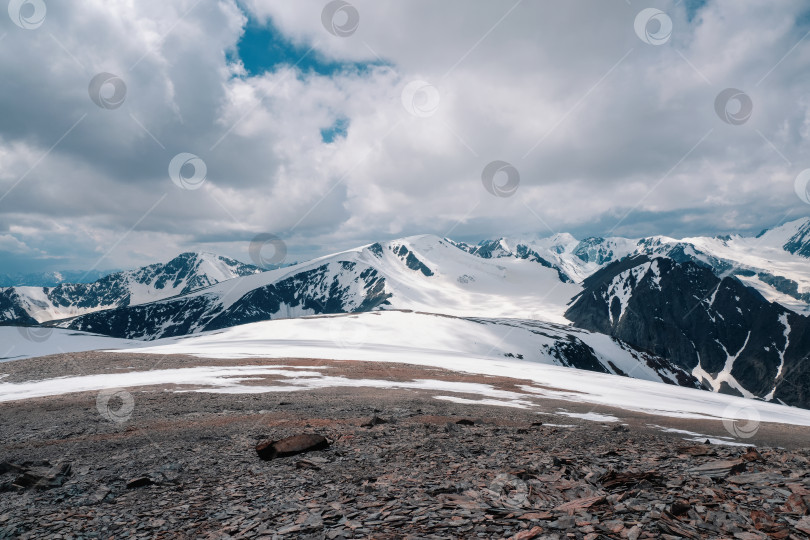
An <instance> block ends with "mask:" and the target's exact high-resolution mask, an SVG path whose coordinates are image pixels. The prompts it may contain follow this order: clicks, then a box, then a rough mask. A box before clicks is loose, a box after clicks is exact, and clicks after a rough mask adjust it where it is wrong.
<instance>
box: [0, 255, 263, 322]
mask: <svg viewBox="0 0 810 540" xmlns="http://www.w3.org/2000/svg"><path fill="white" fill-rule="evenodd" d="M259 272H261V269H260V268H258V267H256V266H251V265H248V264H243V263H241V262H239V261H236V260H233V259H228V258H226V257H220V256H218V255H213V254H211V253H183V254H181V255H179V256H177V257H175V258H174V259H172V260H171V261H169V262H167V263H165V264H163V263H159V264H152V265H149V266H145V267H143V268H139V269H137V270H131V271H125V272H116V273H113V274H110V275H108V276H105V277H102V278H101V279H98V280H97V281H94V282H93V283H63V284H60V285H57V286H55V287H7V288H2V289H0V324H15V323H16V324H36V323H40V322H46V321H51V320H56V319H65V318H68V317H75V316H77V315H83V314H86V313H93V312H96V311H101V310H108V309H113V308H117V307H125V306H134V305H139V304H144V303H147V302H153V301H155V300H161V299H164V298H169V297H171V296H176V295H182V294H187V293H189V292H191V291H193V290H196V289H200V288H202V287H207V286H209V285H213V284H215V283H219V282H221V281H225V280H229V279H233V278H235V277H240V276H246V275H251V274H256V273H259Z"/></svg>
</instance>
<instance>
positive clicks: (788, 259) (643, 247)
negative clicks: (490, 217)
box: [457, 218, 810, 314]
mask: <svg viewBox="0 0 810 540" xmlns="http://www.w3.org/2000/svg"><path fill="white" fill-rule="evenodd" d="M457 245H458V247H459V248H461V249H463V250H465V251H467V252H468V253H471V254H473V255H477V256H479V257H484V258H507V257H513V258H526V255H525V254H526V253H531V254H533V256H536V258H537V259H538V260H539V261H542V262H541V264H545V265H548V266H549V267H551V268H554V269H556V270H557V271H558V272H559V274H560V279H561V281H564V282H567V281H572V282H575V283H581V282H582V281H584V280H585V279H586V278H587V277H589V276H591V275H593V274H594V273H595V272H597V271H599V270H600V269H601V268H604V267H605V266H606V265H608V264H610V263H612V262H615V261H619V260H622V259H624V258H626V257H634V256H638V255H646V256H649V257H666V258H669V259H672V260H673V261H675V262H679V263H683V262H687V261H691V262H694V263H696V264H698V265H701V266H705V267H708V268H710V269H711V270H712V272H713V273H714V274H715V275H718V276H725V275H735V276H737V277H738V278H739V279H740V280H741V281H742V282H744V283H745V284H746V285H748V286H751V287H753V288H755V289H757V290H758V291H759V292H760V293H762V295H763V296H765V297H766V298H767V299H768V300H770V301H773V302H779V303H780V304H782V305H783V306H785V307H787V308H788V309H790V310H792V311H795V312H797V313H802V314H810V264H808V260H807V258H808V257H810V219H809V218H803V219H799V220H796V221H793V222H790V223H786V224H784V225H781V226H779V227H776V228H774V229H770V230H767V231H763V232H762V233H760V234H759V235H758V236H757V237H745V236H740V235H725V236H714V237H703V236H700V237H691V238H683V239H680V240H678V239H675V238H669V237H666V236H651V237H646V238H639V239H627V238H618V237H609V238H594V237H592V238H586V239H584V240H582V241H578V240H576V239H575V238H573V237H572V236H571V235H567V234H557V235H554V236H552V237H549V238H541V239H532V238H530V239H507V238H500V239H498V240H485V241H482V242H480V243H479V244H477V245H469V244H463V243H459V244H457Z"/></svg>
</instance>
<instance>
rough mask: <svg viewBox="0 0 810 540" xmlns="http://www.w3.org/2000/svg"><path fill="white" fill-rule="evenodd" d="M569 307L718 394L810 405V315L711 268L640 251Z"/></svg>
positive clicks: (595, 278) (587, 286)
mask: <svg viewBox="0 0 810 540" xmlns="http://www.w3.org/2000/svg"><path fill="white" fill-rule="evenodd" d="M583 285H584V290H583V291H582V293H581V294H580V295H579V296H578V297H577V298H576V299H575V301H574V302H573V304H572V306H571V307H570V308H569V310H568V311H567V312H566V317H568V318H569V319H570V320H571V321H573V322H574V324H575V325H576V326H578V327H581V328H585V329H588V330H591V331H594V332H601V333H604V334H608V335H610V336H613V337H616V338H618V339H621V340H623V341H625V342H627V343H629V344H631V345H632V346H634V347H637V348H640V349H642V350H646V351H649V352H651V353H652V354H655V355H658V356H661V357H662V358H665V359H667V360H669V361H671V362H673V363H675V364H676V365H678V366H680V367H682V368H684V369H686V370H688V371H689V372H690V373H692V374H693V375H694V376H695V377H697V378H699V379H701V380H703V381H704V383H706V384H707V385H708V386H710V387H711V388H712V389H713V390H715V391H720V392H725V393H734V394H737V395H743V396H745V397H759V398H763V399H768V400H770V399H779V400H782V401H784V402H785V403H789V404H793V405H798V406H802V407H808V406H810V392H809V390H810V379H809V378H808V376H807V374H808V369H807V367H808V361H809V360H808V351H810V348H809V347H810V342H808V335H809V334H810V319H808V318H807V317H804V316H801V315H798V314H796V313H793V312H791V311H790V310H788V309H786V308H784V307H783V306H781V305H779V304H777V303H773V302H769V301H768V300H767V299H765V298H764V297H763V296H762V295H761V294H760V293H759V292H757V291H756V290H755V289H753V288H751V287H748V286H746V285H744V284H743V283H742V282H741V281H740V280H738V279H737V278H735V277H724V278H719V277H717V276H716V275H715V274H714V273H713V272H712V270H711V269H710V268H708V267H706V266H702V265H699V264H697V263H694V262H692V261H687V262H683V263H678V262H675V261H673V260H671V259H667V258H663V257H657V258H654V259H651V258H649V257H647V256H644V255H638V256H635V257H631V258H628V259H625V260H622V261H618V262H615V263H612V264H610V265H608V266H607V267H606V268H604V269H602V270H600V271H599V272H597V273H595V274H594V275H592V276H591V277H589V278H588V279H586V280H585V282H584V283H583Z"/></svg>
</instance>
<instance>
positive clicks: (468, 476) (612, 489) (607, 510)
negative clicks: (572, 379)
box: [0, 352, 810, 540]
mask: <svg viewBox="0 0 810 540" xmlns="http://www.w3.org/2000/svg"><path fill="white" fill-rule="evenodd" d="M190 362H194V364H193V365H212V366H226V365H237V364H239V362H240V361H237V360H220V359H196V358H195V359H190V358H189V357H182V356H165V357H156V356H150V355H138V354H128V355H116V354H112V353H100V352H94V353H79V354H70V355H57V356H51V357H46V358H35V359H30V360H21V361H17V362H10V363H6V364H0V373H3V374H4V377H3V379H2V380H3V382H22V381H29V380H37V379H45V378H49V377H53V376H57V375H59V374H64V373H72V374H76V375H78V374H82V375H87V374H98V373H120V372H122V371H127V370H135V369H137V370H144V369H145V370H148V369H154V368H160V369H164V368H168V367H181V366H184V365H191V364H190ZM241 363H242V364H245V363H250V364H262V365H286V366H292V367H296V366H299V367H303V366H313V365H319V366H321V367H322V368H324V369H329V373H330V375H336V374H339V375H340V376H343V377H347V378H350V379H357V380H361V379H362V380H368V379H378V380H383V379H384V380H389V381H413V380H418V379H430V380H437V381H462V382H470V383H486V384H488V385H492V386H493V387H495V388H498V389H501V390H508V391H517V389H518V388H519V387H520V385H521V384H523V383H524V382H525V381H517V380H512V379H506V378H496V377H483V376H476V375H466V374H459V373H453V372H449V371H443V370H438V369H435V368H424V367H415V366H409V365H392V364H377V363H373V362H334V361H331V362H330V361H316V360H295V359H286V360H262V359H250V360H249V361H246V360H242V361H241ZM258 379H261V380H258ZM268 382H273V383H281V382H283V381H281V378H277V379H273V378H272V377H258V378H257V380H256V381H251V383H255V384H256V385H260V384H262V385H264V384H268ZM274 388H276V389H275V390H274V391H272V392H262V393H244V392H242V391H240V392H239V393H211V392H210V391H207V390H206V389H204V388H189V387H188V386H178V385H154V386H141V387H137V388H128V389H126V392H125V393H124V394H121V395H123V396H124V399H123V400H122V403H120V404H117V403H115V402H114V400H116V399H121V395H117V394H114V393H113V394H109V395H106V396H107V397H106V398H105V399H108V400H107V401H105V400H103V399H100V395H101V394H100V393H99V392H98V391H93V392H77V393H70V394H64V395H57V396H49V397H39V398H31V399H25V400H19V401H7V402H5V403H3V404H2V405H0V418H2V421H0V538H58V539H67V538H246V539H247V538H250V539H254V538H263V539H271V538H313V539H314V538H329V539H335V538H512V539H516V540H517V539H521V540H526V539H532V538H537V539H541V538H560V539H561V538H574V539H587V540H596V539H606V538H615V539H619V538H627V539H638V538H673V539H674V538H738V539H742V540H749V539H750V540H754V539H768V538H774V539H781V538H793V539H798V538H802V539H803V538H810V517H808V513H809V511H808V508H809V507H810V448H806V447H805V446H807V441H808V440H810V438H808V435H810V428H805V427H796V426H788V425H782V424H762V425H761V426H759V429H758V430H757V432H756V434H755V435H754V436H752V437H750V438H746V439H739V438H738V439H734V438H732V437H729V433H728V432H727V431H726V429H725V428H724V426H723V424H722V423H721V422H720V421H717V420H688V419H679V418H665V417H656V416H650V415H646V414H643V413H639V412H628V411H623V410H617V409H608V408H605V407H598V408H595V407H594V406H592V405H587V404H582V403H575V402H570V401H556V400H550V399H542V400H539V401H537V404H538V405H537V406H535V407H526V408H516V407H505V406H496V405H492V404H488V403H492V400H489V401H488V400H485V399H484V400H482V398H481V396H476V395H465V394H462V393H458V394H455V395H454V396H452V397H453V400H449V399H445V398H446V394H447V392H446V391H442V392H441V394H442V395H441V396H438V397H440V398H442V399H437V395H438V392H437V391H433V390H430V389H402V388H374V387H351V386H342V387H331V388H319V389H306V390H301V389H298V390H296V389H293V388H290V389H289V390H286V389H279V388H278V386H275V387H274ZM195 390H204V391H195ZM126 396H129V397H131V401H129V402H128V401H127V399H128V398H127V397H126ZM454 400H455V401H454ZM501 405H502V404H501ZM571 415H574V416H571ZM664 429H667V430H669V431H664ZM674 430H683V431H691V432H693V433H692V435H695V433H700V434H702V435H701V436H699V437H692V436H689V435H688V434H685V433H679V432H676V431H674ZM300 434H315V435H320V436H322V437H324V438H325V439H326V444H319V445H316V447H317V448H320V449H316V450H313V451H305V452H302V453H297V454H295V453H293V454H292V455H285V456H284V457H282V454H280V453H277V452H275V451H274V452H271V453H269V454H268V453H267V452H266V449H267V447H266V446H265V445H263V443H266V442H268V441H277V440H279V439H283V438H285V437H289V436H294V435H300ZM704 435H705V437H704ZM706 438H708V439H711V440H712V441H714V442H725V443H729V442H732V443H736V445H729V444H722V445H721V444H711V443H707V442H706V441H705V440H703V439H706ZM687 439H698V440H687ZM257 445H258V448H259V449H260V452H257ZM754 446H756V448H754ZM262 452H264V454H263V457H265V458H266V459H262V458H261V457H260V456H259V454H260V453H262ZM270 457H272V458H273V459H269V458H270Z"/></svg>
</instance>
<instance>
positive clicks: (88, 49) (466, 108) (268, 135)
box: [0, 0, 810, 266]
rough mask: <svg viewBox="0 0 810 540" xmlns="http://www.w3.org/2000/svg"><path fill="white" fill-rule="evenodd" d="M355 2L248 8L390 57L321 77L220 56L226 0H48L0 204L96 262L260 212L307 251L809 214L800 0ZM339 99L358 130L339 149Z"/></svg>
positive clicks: (6, 89)
mask: <svg viewBox="0 0 810 540" xmlns="http://www.w3.org/2000/svg"><path fill="white" fill-rule="evenodd" d="M353 3H354V5H355V6H356V8H357V10H358V13H359V15H360V25H359V27H358V30H357V32H356V33H354V34H353V35H351V36H349V37H346V38H339V37H335V36H333V35H331V34H329V33H328V32H326V31H325V29H324V28H323V26H322V24H321V10H322V8H323V5H324V4H325V2H320V1H319V2H314V1H301V2H263V1H259V0H252V1H250V2H246V3H245V5H247V7H248V10H249V14H250V16H252V17H255V18H259V19H261V20H264V21H266V22H272V23H273V24H274V25H276V26H277V27H278V28H279V29H280V30H281V31H282V32H283V33H284V35H285V36H286V37H287V38H289V39H291V40H293V41H295V42H296V43H299V44H300V45H302V46H303V47H304V50H306V49H307V48H309V47H311V46H314V50H313V52H311V53H310V54H312V55H321V56H322V57H326V58H330V59H332V60H336V61H347V62H355V61H359V62H366V61H377V60H378V55H379V57H381V58H382V59H384V60H385V62H386V64H385V65H382V66H377V67H371V68H369V69H367V70H361V71H357V70H351V69H347V70H345V71H343V72H337V73H335V74H332V75H328V76H327V75H318V74H317V73H315V72H301V71H299V70H297V69H294V68H291V67H280V68H278V69H276V70H275V71H272V72H268V73H264V74H260V75H256V76H248V75H247V74H246V73H245V72H244V70H243V69H242V68H241V66H239V65H238V64H237V65H233V64H230V65H229V64H228V63H227V61H226V58H227V57H228V54H232V53H233V52H234V51H235V47H236V44H237V43H238V41H239V39H240V36H241V35H242V31H243V28H244V25H245V24H246V23H247V20H248V19H247V16H246V15H245V14H244V13H242V12H241V11H240V10H239V8H238V7H237V5H236V4H235V3H234V2H233V1H232V0H220V1H219V2H217V3H199V4H197V3H196V1H195V0H174V1H169V2H167V1H161V2H157V1H154V2H152V1H147V2H137V3H130V2H124V1H123V0H122V1H120V2H115V1H107V2H104V3H102V2H100V0H99V1H93V2H83V3H80V4H64V3H53V2H52V3H49V4H48V14H47V18H46V22H45V24H43V25H42V27H40V28H39V29H36V30H22V29H19V28H17V27H16V26H14V25H12V24H11V23H10V22H6V23H4V25H3V26H2V29H1V30H2V31H6V32H7V37H6V38H5V39H4V48H3V50H2V51H0V69H2V70H3V73H4V78H3V80H2V81H0V113H2V114H3V118H4V124H3V126H2V128H0V196H2V194H3V193H6V191H7V190H8V189H10V188H11V187H12V186H13V185H14V184H15V183H16V182H17V181H18V180H19V179H20V178H21V177H22V176H23V175H27V176H26V177H25V178H24V180H23V181H22V182H20V183H19V185H18V186H17V187H15V188H14V189H13V191H11V193H9V194H8V195H7V196H6V197H5V198H4V199H3V200H0V231H5V230H9V228H10V227H11V226H20V227H24V228H25V230H26V231H27V232H26V234H27V236H22V237H21V238H22V239H23V240H24V241H25V242H28V243H29V245H36V246H38V247H41V248H42V249H45V250H46V251H49V252H54V253H64V252H65V251H71V252H72V255H71V256H72V257H74V258H75V259H76V260H74V262H75V263H76V264H80V262H79V261H84V262H83V263H82V264H85V266H87V265H89V264H92V263H94V262H96V260H97V259H96V258H97V257H99V256H101V255H104V254H106V253H107V252H108V251H110V250H111V249H112V248H113V247H114V246H116V244H117V243H118V242H119V241H120V240H121V238H122V237H125V239H124V241H120V243H119V244H118V247H117V248H116V249H113V250H112V251H111V252H110V253H109V257H108V259H107V260H108V261H109V262H108V264H103V265H102V266H126V265H130V264H138V263H140V262H147V261H150V260H151V259H155V258H166V257H168V256H171V255H172V254H173V252H175V251H180V250H185V249H211V248H212V246H216V247H217V248H218V249H220V250H221V251H224V252H226V254H231V255H234V256H237V257H241V258H243V259H244V258H245V252H246V244H247V242H248V241H249V240H250V238H252V236H253V235H254V234H255V233H257V232H263V231H269V232H274V233H276V234H280V235H282V236H283V237H284V238H285V240H287V242H288V243H289V245H290V251H291V254H292V256H293V257H294V258H295V257H301V256H304V255H311V254H313V252H315V251H318V250H324V251H331V250H332V249H337V248H340V247H349V246H351V245H353V244H355V243H360V242H370V241H373V240H376V239H378V238H381V237H386V236H391V235H400V234H412V233H417V232H432V233H436V234H446V233H448V231H452V232H453V235H459V236H470V235H477V236H489V235H493V236H494V235H500V234H505V233H510V232H514V231H530V230H534V231H537V232H538V233H540V234H545V233H547V232H549V230H548V229H547V227H546V224H548V226H549V227H550V229H551V230H555V231H556V230H562V229H572V228H573V229H579V230H588V231H589V232H593V233H599V232H607V231H608V230H610V229H612V228H613V227H614V226H616V225H617V224H618V223H619V221H620V220H621V219H622V218H623V216H625V215H626V214H627V213H628V211H630V214H629V215H628V216H627V218H626V219H624V220H622V222H621V224H620V226H619V227H618V228H617V229H616V232H620V233H626V234H651V233H665V234H678V233H684V234H686V233H693V232H705V231H713V230H717V231H718V232H719V231H720V230H722V229H739V228H758V227H762V226H764V225H768V224H775V223H776V222H777V221H779V220H780V219H782V217H783V216H784V214H785V213H787V212H788V211H790V210H793V211H794V215H796V216H798V213H799V212H801V211H805V210H806V209H805V208H803V207H802V205H801V203H799V201H798V200H797V199H796V197H795V195H794V194H793V188H792V179H793V176H795V174H796V173H797V172H798V171H799V170H801V169H803V168H806V164H803V163H801V160H802V155H803V146H804V145H805V143H806V140H807V137H808V132H809V131H810V128H808V126H810V120H808V119H810V107H808V105H810V100H808V97H807V90H806V89H807V83H808V81H807V73H810V70H808V69H807V67H808V63H810V40H808V41H807V42H801V43H799V41H800V39H801V38H802V36H803V35H804V33H805V32H806V31H807V28H805V27H804V26H799V25H797V23H796V21H797V20H800V19H802V17H803V10H805V9H806V8H805V7H804V5H803V3H802V2H800V1H799V0H791V1H786V2H781V3H779V5H778V6H775V5H768V6H765V5H763V6H758V5H743V4H739V3H738V2H733V1H732V0H714V1H710V2H709V3H708V4H707V5H706V6H704V7H703V8H701V9H700V11H699V12H698V14H697V16H696V17H695V18H694V19H693V20H692V21H688V20H687V18H686V13H685V11H684V10H685V8H684V5H683V3H677V4H676V3H675V2H674V1H673V2H656V6H657V7H660V8H661V9H663V10H664V11H666V12H667V13H668V14H669V15H670V16H671V18H672V20H673V24H674V31H673V35H672V39H671V40H670V41H669V42H668V43H666V44H665V45H662V46H657V47H656V46H651V45H648V44H645V43H643V42H642V41H641V40H639V39H638V38H637V36H636V35H635V33H634V30H633V21H634V18H635V15H636V12H637V11H638V10H639V9H640V7H639V6H628V5H626V4H625V3H623V2H604V1H597V0H593V1H591V2H588V3H586V4H582V3H576V4H573V3H558V4H554V5H550V4H545V3H536V2H523V3H519V4H517V5H516V7H514V6H515V4H498V3H489V2H474V3H470V2H468V1H452V2H441V3H435V2H427V1H421V0H420V1H418V2H408V3H403V2H376V1H375V2H372V1H370V0H369V1H359V0H358V1H355V2H353ZM513 7H514V9H513V10H512V8H513ZM510 10H512V11H510ZM805 19H806V18H805ZM797 43H799V44H798V45H796V44H797ZM794 46H795V49H793V50H791V49H792V48H793V47H794ZM101 71H106V72H110V73H114V74H116V75H118V76H119V77H121V78H122V79H123V80H124V81H125V83H126V85H127V97H126V101H125V103H124V104H123V106H121V107H120V108H118V109H115V110H104V109H100V108H98V107H96V106H95V105H94V104H93V103H92V102H91V101H90V99H89V97H88V94H87V85H88V83H89V81H90V79H91V78H92V77H93V75H95V74H96V73H98V72H101ZM416 79H419V80H425V81H428V82H429V83H431V84H433V85H435V87H436V88H437V89H438V91H439V93H440V97H441V99H440V103H439V106H438V108H437V110H436V113H435V114H433V115H431V116H429V117H427V118H419V117H416V116H412V115H410V114H409V113H408V112H407V111H406V110H405V109H404V108H403V106H402V103H401V99H400V94H401V92H402V89H403V88H404V87H405V86H406V85H407V84H408V83H409V82H411V81H413V80H416ZM727 87H736V88H740V89H742V90H744V91H745V92H746V93H748V94H749V95H750V96H751V98H752V100H753V103H754V110H753V114H752V117H751V119H750V120H749V121H748V122H747V123H746V124H744V125H742V126H732V125H728V124H725V123H723V122H722V121H721V120H720V119H719V118H718V117H717V116H716V115H715V113H714V99H715V96H716V95H717V94H718V93H719V92H720V91H721V90H723V89H724V88H727ZM83 115H86V116H83ZM337 118H347V119H348V121H349V128H348V132H347V134H346V137H345V138H338V139H336V140H335V141H334V142H332V143H330V144H325V143H324V142H323V141H322V140H321V135H320V130H321V129H324V128H327V127H329V126H330V125H332V124H333V123H334V121H335V120H336V119H337ZM77 121H78V124H77V125H76V127H75V128H74V129H73V130H72V131H71V132H70V133H69V134H68V135H67V136H65V137H64V139H63V140H62V141H61V142H59V144H58V145H57V146H56V147H55V148H54V150H53V151H50V152H49V148H51V146H53V145H54V144H55V143H57V141H59V139H60V137H62V136H63V135H64V134H65V132H66V131H67V130H68V129H69V128H70V127H71V126H73V125H74V124H75V123H76V122H77ZM699 141H700V142H699ZM698 143H699V144H698ZM179 152H191V153H194V154H196V155H198V156H200V157H201V158H202V159H203V160H205V162H206V165H207V168H208V179H207V182H206V184H205V185H204V186H203V187H202V189H199V190H196V191H182V190H180V189H178V188H177V187H176V186H175V185H174V184H172V183H171V181H170V180H169V178H168V175H167V166H168V163H169V161H170V160H171V158H172V157H173V156H174V155H175V154H177V153H179ZM495 159H501V160H505V161H508V162H510V163H512V164H513V165H514V166H515V167H516V168H517V169H518V170H519V171H520V174H521V186H520V188H519V189H518V192H517V194H516V195H515V196H514V197H512V198H506V199H497V198H494V197H492V196H491V195H490V194H489V193H487V192H486V191H485V190H484V189H483V187H482V185H481V179H480V175H481V171H482V169H483V167H484V166H485V165H486V164H487V163H488V162H490V161H492V160H495ZM29 170H30V172H27V171H29ZM653 188H654V189H653ZM164 195H165V198H164ZM158 201H161V202H160V203H159V204H157V206H154V205H155V204H156V203H157V202H158ZM153 206H154V208H153ZM150 209H151V211H149V210H150ZM147 211H149V212H148V214H147ZM538 217H539V218H540V219H538ZM136 225H137V226H136ZM133 226H136V227H135V230H134V231H132V232H128V231H130V229H132V227H133ZM57 229H58V230H57ZM56 239H58V241H57V240H56ZM31 242H34V243H33V244H32V243H31ZM68 246H72V249H67V248H68ZM60 249H61V250H62V251H61V252H60Z"/></svg>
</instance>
